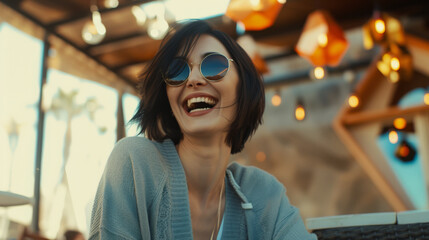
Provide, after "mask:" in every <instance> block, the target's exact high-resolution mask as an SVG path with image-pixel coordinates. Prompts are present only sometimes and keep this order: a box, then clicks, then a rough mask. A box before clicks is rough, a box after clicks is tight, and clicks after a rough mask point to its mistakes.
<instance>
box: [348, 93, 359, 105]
mask: <svg viewBox="0 0 429 240" xmlns="http://www.w3.org/2000/svg"><path fill="white" fill-rule="evenodd" d="M349 106H350V107H352V108H356V107H357V106H359V98H358V97H357V96H356V95H354V94H353V95H351V96H350V97H349Z"/></svg>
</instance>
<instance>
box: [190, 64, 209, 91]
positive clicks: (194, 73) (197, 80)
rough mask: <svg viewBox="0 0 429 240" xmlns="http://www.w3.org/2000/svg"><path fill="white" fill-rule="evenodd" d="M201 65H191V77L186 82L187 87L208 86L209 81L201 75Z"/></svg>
mask: <svg viewBox="0 0 429 240" xmlns="http://www.w3.org/2000/svg"><path fill="white" fill-rule="evenodd" d="M200 66H201V65H200V64H194V63H189V69H190V72H189V76H188V79H187V81H186V85H187V86H199V85H205V84H207V80H206V79H205V78H204V76H203V74H202V73H201V69H200Z"/></svg>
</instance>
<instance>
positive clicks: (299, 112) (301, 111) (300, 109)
mask: <svg viewBox="0 0 429 240" xmlns="http://www.w3.org/2000/svg"><path fill="white" fill-rule="evenodd" d="M305 117H306V113H305V108H304V104H303V103H302V101H301V100H298V103H297V104H296V107H295V119H296V120H298V121H302V120H304V119H305Z"/></svg>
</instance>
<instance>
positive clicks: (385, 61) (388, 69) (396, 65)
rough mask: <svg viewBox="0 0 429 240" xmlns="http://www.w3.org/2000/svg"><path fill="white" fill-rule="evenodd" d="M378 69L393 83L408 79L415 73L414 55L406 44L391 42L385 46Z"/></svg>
mask: <svg viewBox="0 0 429 240" xmlns="http://www.w3.org/2000/svg"><path fill="white" fill-rule="evenodd" d="M377 69H378V70H379V71H380V72H381V73H382V74H383V75H384V76H385V77H387V78H388V79H389V80H390V81H391V82H393V83H396V82H398V81H399V80H401V79H404V80H408V79H410V78H411V76H412V73H413V62H412V57H411V55H410V53H409V52H408V49H407V48H406V47H405V46H401V45H398V44H395V43H391V44H389V45H387V46H385V51H384V53H383V55H382V56H381V58H380V60H379V61H378V62H377Z"/></svg>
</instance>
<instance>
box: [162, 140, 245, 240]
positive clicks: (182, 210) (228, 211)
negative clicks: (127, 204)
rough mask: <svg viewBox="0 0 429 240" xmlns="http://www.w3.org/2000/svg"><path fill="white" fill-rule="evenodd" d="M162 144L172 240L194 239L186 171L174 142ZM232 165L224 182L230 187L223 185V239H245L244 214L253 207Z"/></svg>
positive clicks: (168, 141)
mask: <svg viewBox="0 0 429 240" xmlns="http://www.w3.org/2000/svg"><path fill="white" fill-rule="evenodd" d="M164 144H165V145H164ZM164 144H163V145H164V146H165V147H161V149H160V150H161V151H162V154H163V155H164V156H165V157H166V159H167V161H168V162H169V164H168V165H169V166H168V167H169V168H170V169H169V171H170V173H171V182H170V184H171V202H172V206H171V207H172V211H171V220H172V221H171V226H172V236H173V239H193V236H192V223H191V214H190V213H191V211H190V206H189V196H188V186H187V182H186V175H185V170H184V169H183V166H182V163H181V161H180V158H179V155H178V153H177V150H176V147H175V146H174V143H173V142H172V141H171V140H169V139H167V140H166V141H165V142H164ZM233 164H234V163H233ZM233 164H230V165H229V166H228V168H227V170H226V177H225V183H229V184H225V192H226V196H225V199H226V204H225V211H224V219H225V222H224V228H223V234H222V239H246V217H245V212H248V211H249V210H251V209H253V206H252V203H251V202H249V201H248V199H247V197H246V196H245V195H244V194H243V192H242V191H241V189H240V185H239V184H238V183H237V181H236V180H235V178H234V174H233V171H231V170H232V169H231V166H232V165H233ZM184 216H185V217H184ZM237 230H239V231H237Z"/></svg>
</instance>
